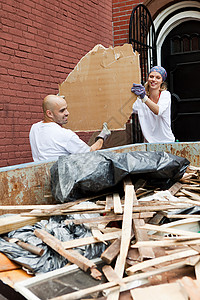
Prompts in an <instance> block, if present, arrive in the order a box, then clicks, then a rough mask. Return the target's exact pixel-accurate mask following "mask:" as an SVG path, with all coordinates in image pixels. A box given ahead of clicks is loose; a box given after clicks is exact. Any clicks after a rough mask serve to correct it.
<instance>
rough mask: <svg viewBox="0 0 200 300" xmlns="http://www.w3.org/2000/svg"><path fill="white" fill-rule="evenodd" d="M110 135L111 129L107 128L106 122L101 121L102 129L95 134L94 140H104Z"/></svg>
mask: <svg viewBox="0 0 200 300" xmlns="http://www.w3.org/2000/svg"><path fill="white" fill-rule="evenodd" d="M110 135H111V131H110V130H109V129H108V124H107V123H106V122H105V123H103V129H102V130H101V132H100V133H99V135H97V137H96V138H95V141H97V140H98V139H103V140H104V141H105V140H106V139H107V138H108V137H109V136H110Z"/></svg>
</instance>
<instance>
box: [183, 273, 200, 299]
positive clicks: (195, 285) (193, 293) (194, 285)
mask: <svg viewBox="0 0 200 300" xmlns="http://www.w3.org/2000/svg"><path fill="white" fill-rule="evenodd" d="M179 282H180V284H181V285H182V287H184V289H185V291H186V293H187V295H188V298H189V299H190V300H199V298H200V281H198V280H193V279H192V278H190V277H188V276H184V277H183V278H182V279H180V280H179Z"/></svg>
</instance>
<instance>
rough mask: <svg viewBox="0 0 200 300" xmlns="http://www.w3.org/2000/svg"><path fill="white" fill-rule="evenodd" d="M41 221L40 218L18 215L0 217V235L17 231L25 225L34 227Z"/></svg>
mask: <svg viewBox="0 0 200 300" xmlns="http://www.w3.org/2000/svg"><path fill="white" fill-rule="evenodd" d="M41 219H42V218H41V217H22V216H20V215H18V214H17V215H12V216H5V217H2V218H1V222H0V234H3V233H7V232H10V231H12V230H16V229H19V228H21V227H23V226H26V225H34V224H35V223H37V222H39V221H41Z"/></svg>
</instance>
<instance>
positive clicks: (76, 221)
mask: <svg viewBox="0 0 200 300" xmlns="http://www.w3.org/2000/svg"><path fill="white" fill-rule="evenodd" d="M154 214H155V212H154V211H150V212H141V213H133V215H132V217H133V218H134V219H140V218H142V219H143V218H151V217H153V215H154ZM199 217H200V215H199ZM122 219H123V216H122V215H115V214H109V215H107V216H101V217H96V218H87V219H86V218H82V219H69V220H65V221H64V222H65V224H66V225H68V224H71V223H72V222H73V223H74V224H75V225H79V224H84V223H85V224H89V223H96V224H97V223H98V224H99V223H109V222H113V221H121V220H122Z"/></svg>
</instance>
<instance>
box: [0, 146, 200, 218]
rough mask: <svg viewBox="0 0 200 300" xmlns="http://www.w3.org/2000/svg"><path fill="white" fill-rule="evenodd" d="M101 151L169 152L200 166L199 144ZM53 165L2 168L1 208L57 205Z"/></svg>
mask: <svg viewBox="0 0 200 300" xmlns="http://www.w3.org/2000/svg"><path fill="white" fill-rule="evenodd" d="M101 151H114V152H130V151H166V152H169V153H172V154H174V155H178V156H182V157H185V158H187V159H188V160H189V161H190V163H191V165H193V166H199V165H200V142H194V143H192V142H191V143H169V144H132V145H126V146H121V147H115V148H110V149H105V150H101ZM53 163H54V161H44V162H41V163H27V164H22V165H16V166H10V167H5V168H0V205H31V204H32V205H33V204H54V203H55V201H54V200H53V199H52V197H51V188H50V168H51V166H52V165H53ZM0 212H1V211H0Z"/></svg>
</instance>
